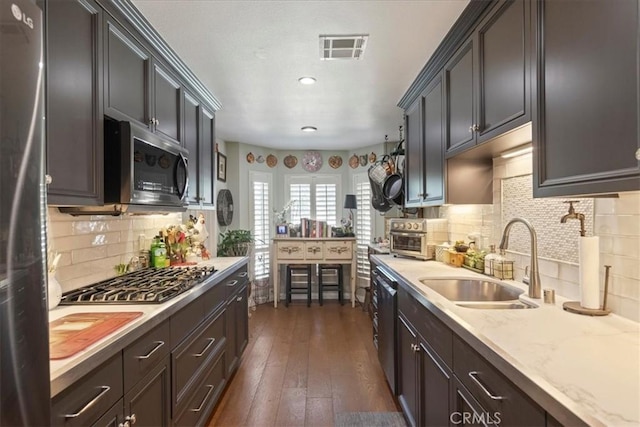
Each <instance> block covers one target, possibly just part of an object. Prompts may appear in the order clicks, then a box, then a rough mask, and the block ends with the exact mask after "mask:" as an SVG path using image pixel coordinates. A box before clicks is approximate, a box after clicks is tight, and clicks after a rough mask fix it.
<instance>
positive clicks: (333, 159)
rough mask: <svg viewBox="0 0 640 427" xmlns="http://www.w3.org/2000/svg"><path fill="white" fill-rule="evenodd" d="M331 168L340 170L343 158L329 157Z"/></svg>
mask: <svg viewBox="0 0 640 427" xmlns="http://www.w3.org/2000/svg"><path fill="white" fill-rule="evenodd" d="M329 166H331V167H332V168H334V169H338V168H339V167H340V166H342V157H340V156H331V157H329Z"/></svg>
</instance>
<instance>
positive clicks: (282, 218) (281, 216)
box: [273, 200, 296, 225]
mask: <svg viewBox="0 0 640 427" xmlns="http://www.w3.org/2000/svg"><path fill="white" fill-rule="evenodd" d="M295 204H296V200H289V202H288V203H287V204H286V205H284V207H283V208H282V210H281V211H279V212H278V211H277V210H275V209H274V210H273V213H275V214H276V215H275V221H276V225H282V224H286V223H287V213H288V212H289V211H290V210H291V208H292V207H293V205H295Z"/></svg>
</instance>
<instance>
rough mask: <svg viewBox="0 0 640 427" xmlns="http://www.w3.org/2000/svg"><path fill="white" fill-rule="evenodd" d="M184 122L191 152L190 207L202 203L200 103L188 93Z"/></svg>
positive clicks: (184, 135) (187, 143) (184, 101)
mask: <svg viewBox="0 0 640 427" xmlns="http://www.w3.org/2000/svg"><path fill="white" fill-rule="evenodd" d="M183 104H184V120H183V126H184V127H183V143H184V147H185V148H186V149H187V150H189V158H188V160H189V164H188V166H189V193H188V195H187V201H188V202H189V204H190V205H195V204H198V203H199V202H200V197H201V196H200V192H201V190H200V166H199V163H200V155H199V152H198V150H199V146H200V144H199V140H200V110H201V106H200V101H198V100H197V99H196V98H195V97H194V96H193V95H191V94H189V93H188V92H187V91H184V92H183Z"/></svg>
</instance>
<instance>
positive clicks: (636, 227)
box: [616, 215, 640, 236]
mask: <svg viewBox="0 0 640 427" xmlns="http://www.w3.org/2000/svg"><path fill="white" fill-rule="evenodd" d="M616 218H618V230H619V232H620V235H622V236H640V215H618V216H617V217H616Z"/></svg>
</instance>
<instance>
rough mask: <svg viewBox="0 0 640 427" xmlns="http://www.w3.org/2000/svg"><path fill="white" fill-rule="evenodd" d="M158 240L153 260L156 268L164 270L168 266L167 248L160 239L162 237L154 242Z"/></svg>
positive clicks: (153, 251)
mask: <svg viewBox="0 0 640 427" xmlns="http://www.w3.org/2000/svg"><path fill="white" fill-rule="evenodd" d="M156 240H157V243H156V244H155V246H153V249H152V259H153V264H152V265H153V266H154V267H155V268H164V267H166V266H167V261H168V259H167V246H166V245H165V244H164V242H163V241H162V239H160V237H157V238H156V239H154V241H156Z"/></svg>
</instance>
